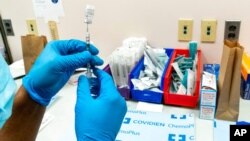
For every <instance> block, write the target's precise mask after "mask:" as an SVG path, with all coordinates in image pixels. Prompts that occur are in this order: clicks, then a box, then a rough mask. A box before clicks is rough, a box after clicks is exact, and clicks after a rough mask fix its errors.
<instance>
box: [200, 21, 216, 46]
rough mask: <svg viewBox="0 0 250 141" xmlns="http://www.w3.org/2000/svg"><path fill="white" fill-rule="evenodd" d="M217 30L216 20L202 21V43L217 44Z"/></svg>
mask: <svg viewBox="0 0 250 141" xmlns="http://www.w3.org/2000/svg"><path fill="white" fill-rule="evenodd" d="M216 30H217V20H216V19H204V20H202V21H201V41H202V42H215V40H216Z"/></svg>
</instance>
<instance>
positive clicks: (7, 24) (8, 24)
mask: <svg viewBox="0 0 250 141" xmlns="http://www.w3.org/2000/svg"><path fill="white" fill-rule="evenodd" d="M3 26H4V30H5V33H6V35H7V36H14V31H13V28H12V22H11V20H10V19H4V20H3Z"/></svg>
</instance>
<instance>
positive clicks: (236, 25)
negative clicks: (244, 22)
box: [224, 20, 241, 41]
mask: <svg viewBox="0 0 250 141" xmlns="http://www.w3.org/2000/svg"><path fill="white" fill-rule="evenodd" d="M240 23H241V21H239V20H227V21H226V22H225V34H224V39H225V40H226V39H227V40H233V41H237V40H238V39H239V34H240Z"/></svg>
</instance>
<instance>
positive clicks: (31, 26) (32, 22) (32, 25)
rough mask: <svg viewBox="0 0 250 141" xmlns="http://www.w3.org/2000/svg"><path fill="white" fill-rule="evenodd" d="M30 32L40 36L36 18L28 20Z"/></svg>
mask: <svg viewBox="0 0 250 141" xmlns="http://www.w3.org/2000/svg"><path fill="white" fill-rule="evenodd" d="M26 23H27V28H28V32H29V34H32V35H37V36H38V29H37V24H36V20H26Z"/></svg>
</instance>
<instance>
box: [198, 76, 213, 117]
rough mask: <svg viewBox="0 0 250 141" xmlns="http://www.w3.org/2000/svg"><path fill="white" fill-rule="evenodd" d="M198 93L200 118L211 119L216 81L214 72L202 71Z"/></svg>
mask: <svg viewBox="0 0 250 141" xmlns="http://www.w3.org/2000/svg"><path fill="white" fill-rule="evenodd" d="M200 93H201V94H200V97H201V99H200V118H201V119H209V120H213V119H214V116H215V111H216V98H217V81H216V75H215V74H212V73H209V72H205V71H204V72H203V75H202V83H201V92H200Z"/></svg>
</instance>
